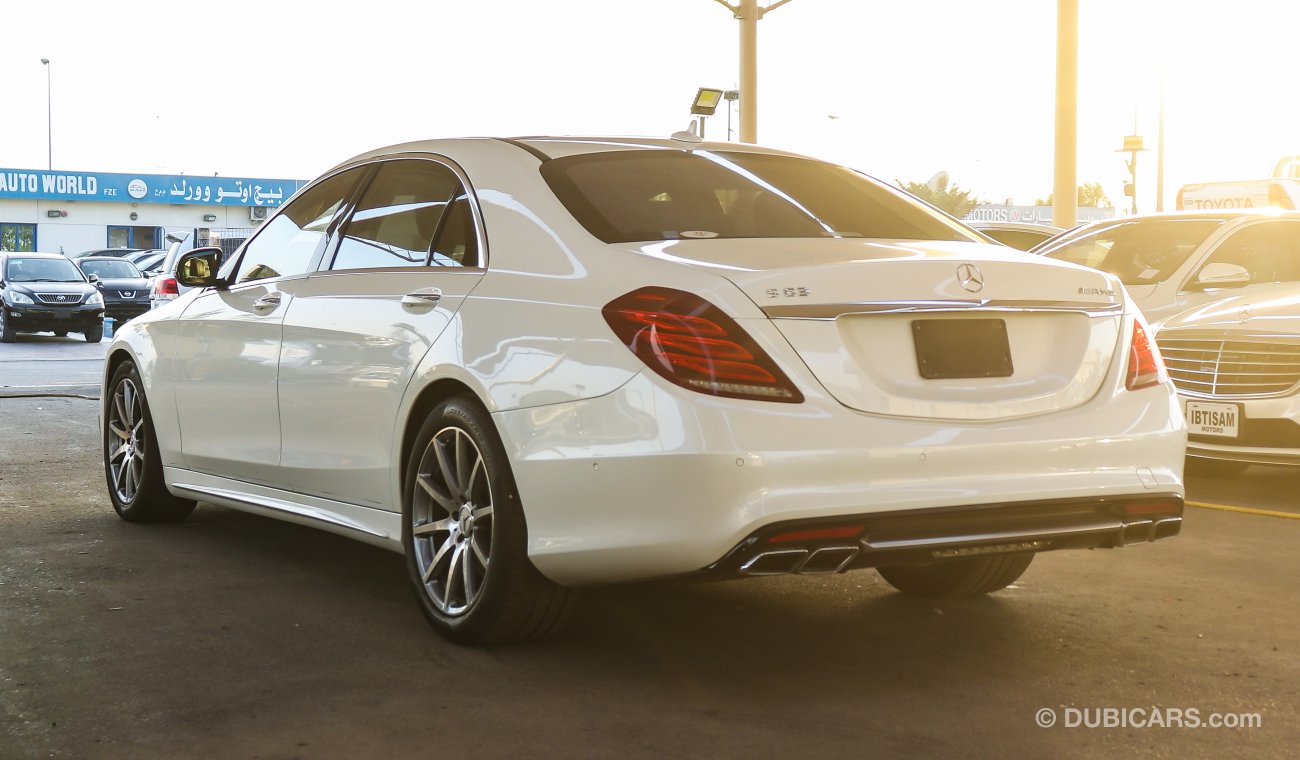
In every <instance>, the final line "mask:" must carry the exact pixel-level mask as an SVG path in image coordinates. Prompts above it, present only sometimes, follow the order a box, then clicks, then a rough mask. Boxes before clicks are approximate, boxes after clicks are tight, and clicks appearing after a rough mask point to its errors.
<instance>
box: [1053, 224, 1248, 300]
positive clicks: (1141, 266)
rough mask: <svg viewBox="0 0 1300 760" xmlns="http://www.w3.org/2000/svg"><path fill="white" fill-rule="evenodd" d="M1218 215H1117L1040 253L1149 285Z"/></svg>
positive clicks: (1195, 244) (1167, 272)
mask: <svg viewBox="0 0 1300 760" xmlns="http://www.w3.org/2000/svg"><path fill="white" fill-rule="evenodd" d="M1223 221H1224V220H1222V219H1134V220H1129V221H1116V222H1111V223H1108V224H1102V225H1099V226H1097V227H1096V228H1095V229H1092V230H1089V231H1088V232H1085V233H1083V234H1080V235H1073V236H1071V237H1069V238H1067V239H1063V240H1061V241H1060V242H1059V243H1057V244H1056V245H1054V246H1052V247H1051V248H1047V249H1045V250H1044V251H1042V254H1043V255H1044V256H1048V257H1050V258H1053V259H1060V260H1061V261H1069V262H1072V263H1075V264H1082V265H1084V266H1086V267H1092V268H1093V269H1100V270H1102V271H1103V272H1109V273H1111V274H1113V275H1115V276H1117V277H1119V279H1120V282H1122V283H1124V284H1125V285H1154V284H1156V283H1158V282H1164V281H1165V280H1167V279H1169V278H1170V277H1171V276H1172V275H1173V273H1174V272H1176V271H1177V270H1178V268H1179V267H1181V266H1182V265H1183V262H1185V261H1187V257H1188V256H1191V255H1192V251H1195V250H1196V249H1197V248H1199V247H1200V246H1201V244H1202V243H1204V242H1205V239H1206V238H1208V237H1209V236H1210V233H1211V232H1214V230H1215V228H1217V227H1218V226H1219V225H1220V224H1223Z"/></svg>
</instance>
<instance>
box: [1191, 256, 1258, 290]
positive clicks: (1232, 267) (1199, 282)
mask: <svg viewBox="0 0 1300 760" xmlns="http://www.w3.org/2000/svg"><path fill="white" fill-rule="evenodd" d="M1249 284H1250V272H1249V271H1247V270H1246V268H1245V267H1242V266H1237V265H1236V264H1225V263H1222V262H1215V263H1213V264H1206V265H1205V267H1204V268H1203V269H1202V270H1201V271H1200V272H1198V273H1197V275H1196V283H1195V285H1196V289H1197V290H1208V289H1209V288H1239V287H1241V286H1242V285H1249Z"/></svg>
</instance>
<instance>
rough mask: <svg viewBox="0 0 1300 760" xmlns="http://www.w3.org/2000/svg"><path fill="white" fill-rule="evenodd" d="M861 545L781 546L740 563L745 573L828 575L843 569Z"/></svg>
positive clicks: (859, 549)
mask: <svg viewBox="0 0 1300 760" xmlns="http://www.w3.org/2000/svg"><path fill="white" fill-rule="evenodd" d="M860 551H861V548H860V547H857V546H823V547H821V548H819V549H814V550H812V551H809V550H808V549H777V550H775V551H770V552H763V553H762V554H758V555H755V556H754V557H752V558H750V559H749V560H748V561H747V562H745V564H743V565H741V566H740V572H741V574H742V575H788V574H790V573H798V574H800V575H828V574H831V573H839V572H843V570H844V568H846V567H848V565H849V563H850V562H852V561H853V559H854V558H855V557H857V556H858V553H859V552H860Z"/></svg>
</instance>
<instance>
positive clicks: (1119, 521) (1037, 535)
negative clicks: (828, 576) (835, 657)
mask: <svg viewBox="0 0 1300 760" xmlns="http://www.w3.org/2000/svg"><path fill="white" fill-rule="evenodd" d="M1182 514H1183V498H1182V496H1180V495H1178V494H1175V493H1166V494H1133V495H1130V496H1111V497H1103V498H1097V499H1065V500H1059V501H1046V502H1034V503H1019V504H981V505H974V506H965V507H955V508H947V509H926V510H909V511H905V512H893V513H887V514H865V515H854V516H851V517H846V518H833V519H822V520H796V521H789V522H781V523H774V524H772V525H767V526H765V527H763V528H761V529H759V530H757V531H755V532H754V533H752V534H751V535H749V536H748V537H747V538H746V539H745V540H744V541H741V542H740V543H739V544H738V545H737V546H736V547H735V548H733V549H732V550H731V551H730V552H728V553H727V555H726V556H725V557H723V558H722V559H721V560H719V561H718V562H716V563H714V564H713V565H711V566H709V567H707V568H705V569H704V570H702V571H701V572H700V573H699V575H700V576H701V577H708V578H734V577H742V576H755V575H784V574H787V573H800V574H825V573H836V572H845V571H847V570H855V569H860V568H866V567H880V566H890V565H924V564H930V563H933V562H938V561H942V560H945V559H955V558H960V557H969V556H978V555H987V554H1005V553H1009V552H1021V551H1032V552H1042V551H1052V550H1056V549H1112V548H1116V547H1120V546H1130V545H1133V544H1141V543H1147V542H1150V541H1158V540H1161V539H1166V538H1172V537H1174V536H1176V535H1178V533H1179V531H1181V530H1182V522H1183V518H1182Z"/></svg>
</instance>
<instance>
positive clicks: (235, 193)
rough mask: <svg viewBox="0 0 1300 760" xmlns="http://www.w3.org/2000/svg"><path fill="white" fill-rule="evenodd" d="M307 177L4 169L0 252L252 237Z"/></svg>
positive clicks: (198, 242) (213, 241) (199, 242)
mask: <svg viewBox="0 0 1300 760" xmlns="http://www.w3.org/2000/svg"><path fill="white" fill-rule="evenodd" d="M304 184H305V183H304V182H303V181H302V180H294V179H256V178H249V177H221V176H212V177H195V176H190V175H184V174H179V175H170V174H114V173H106V172H76V171H44V170H39V169H5V168H0V250H3V251H45V252H49V253H63V254H66V255H72V254H74V253H77V252H79V251H85V250H90V249H93V248H165V247H167V241H168V240H169V239H172V240H180V239H183V238H185V237H186V236H192V238H191V239H192V240H193V242H194V244H196V245H210V244H222V243H225V244H229V243H231V242H234V240H236V239H243V238H246V237H248V234H249V233H250V232H251V231H252V230H253V229H255V228H256V227H257V225H258V224H260V223H261V222H262V221H263V220H265V219H266V217H267V215H268V214H269V213H270V212H271V210H272V209H274V208H275V207H277V206H279V205H280V204H282V203H284V202H285V201H286V200H288V199H289V197H290V196H292V195H293V194H294V192H296V191H297V190H298V188H300V187H302V186H303V185H304Z"/></svg>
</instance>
